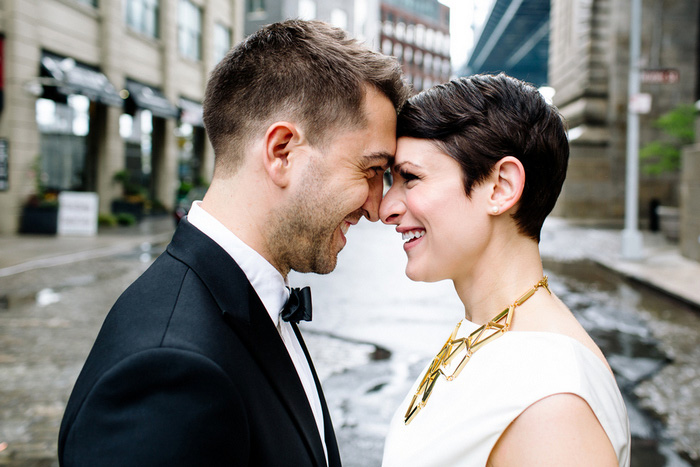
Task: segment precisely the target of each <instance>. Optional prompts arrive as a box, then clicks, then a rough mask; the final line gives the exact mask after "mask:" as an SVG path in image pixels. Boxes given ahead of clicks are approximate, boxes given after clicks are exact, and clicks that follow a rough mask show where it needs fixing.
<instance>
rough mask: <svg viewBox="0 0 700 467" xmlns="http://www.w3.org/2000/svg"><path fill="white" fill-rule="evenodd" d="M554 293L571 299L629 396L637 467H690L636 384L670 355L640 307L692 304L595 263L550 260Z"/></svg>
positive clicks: (659, 308) (657, 310) (661, 308)
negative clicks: (643, 402)
mask: <svg viewBox="0 0 700 467" xmlns="http://www.w3.org/2000/svg"><path fill="white" fill-rule="evenodd" d="M545 270H546V271H547V273H548V274H549V276H550V284H553V291H554V292H555V293H556V294H557V295H558V296H559V298H561V300H562V301H563V302H564V303H566V304H567V305H568V306H569V307H570V308H571V310H572V311H573V313H574V314H575V315H576V317H577V319H578V320H579V321H580V322H581V324H582V325H583V326H584V327H585V328H586V330H587V331H588V333H589V334H590V335H591V337H592V338H593V339H594V340H595V341H596V343H597V344H598V346H599V347H600V348H601V350H602V351H603V353H604V354H605V356H606V357H607V359H608V362H609V363H610V366H611V367H612V368H613V371H614V372H615V377H616V379H617V383H618V386H619V387H620V391H621V392H622V395H623V397H624V399H625V403H626V405H627V410H628V414H629V418H630V427H631V430H632V464H631V465H632V467H652V466H653V467H664V466H666V467H671V466H672V467H685V466H690V464H688V463H687V462H686V461H685V460H683V459H682V458H681V457H680V456H678V455H677V454H676V453H675V452H674V451H673V449H672V448H671V444H672V443H671V440H669V439H667V438H666V435H665V431H664V426H663V424H662V422H661V421H660V420H658V419H656V418H655V417H654V416H653V414H650V413H649V412H647V411H645V410H644V409H642V408H640V407H639V401H638V398H637V397H636V396H635V394H634V388H635V387H636V386H637V385H638V384H640V383H641V382H642V381H644V380H646V379H648V378H650V377H651V376H653V375H654V374H656V373H657V372H658V371H660V370H661V369H662V368H663V367H664V366H665V365H667V364H668V363H670V361H671V360H670V359H669V358H668V357H667V356H666V355H665V354H664V353H663V352H662V351H661V350H660V348H659V343H658V342H657V341H656V340H655V339H654V338H653V336H652V335H651V332H650V330H649V327H648V324H647V323H645V322H644V321H643V320H642V318H641V317H640V314H639V313H638V312H637V310H640V309H646V310H649V311H653V312H655V314H657V313H662V312H664V311H666V310H673V309H676V308H684V309H686V308H687V306H686V305H684V304H681V303H678V302H676V301H674V300H672V299H669V298H667V297H665V296H661V294H659V293H658V292H655V291H652V290H650V289H648V288H646V287H644V286H641V285H638V284H632V283H630V282H629V281H627V280H625V279H623V278H621V277H620V276H619V275H617V274H616V273H614V272H611V271H608V270H605V269H603V268H602V267H600V266H597V265H595V264H592V263H587V262H582V263H554V262H551V263H548V262H545Z"/></svg>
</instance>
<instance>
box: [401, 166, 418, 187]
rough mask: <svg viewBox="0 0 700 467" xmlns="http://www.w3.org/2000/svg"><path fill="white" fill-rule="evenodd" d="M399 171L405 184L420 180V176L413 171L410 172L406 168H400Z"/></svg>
mask: <svg viewBox="0 0 700 467" xmlns="http://www.w3.org/2000/svg"><path fill="white" fill-rule="evenodd" d="M398 173H399V177H401V179H402V180H403V183H404V184H408V183H410V182H412V181H415V180H420V177H419V176H418V175H416V174H414V173H413V172H409V171H407V170H405V169H400V170H399V172H398Z"/></svg>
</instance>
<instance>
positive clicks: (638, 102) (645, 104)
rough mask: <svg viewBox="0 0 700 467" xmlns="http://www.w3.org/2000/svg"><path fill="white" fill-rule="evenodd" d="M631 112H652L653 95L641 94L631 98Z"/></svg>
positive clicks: (633, 95)
mask: <svg viewBox="0 0 700 467" xmlns="http://www.w3.org/2000/svg"><path fill="white" fill-rule="evenodd" d="M629 111H630V112H632V113H636V114H648V113H649V112H651V94H649V93H646V92H640V93H637V94H632V95H631V96H630V102H629Z"/></svg>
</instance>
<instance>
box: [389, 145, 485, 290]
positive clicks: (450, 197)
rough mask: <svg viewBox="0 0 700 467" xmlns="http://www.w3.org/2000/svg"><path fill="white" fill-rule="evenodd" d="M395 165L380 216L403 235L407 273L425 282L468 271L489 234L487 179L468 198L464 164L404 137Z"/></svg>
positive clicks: (397, 151) (432, 146)
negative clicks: (391, 183) (462, 165)
mask: <svg viewBox="0 0 700 467" xmlns="http://www.w3.org/2000/svg"><path fill="white" fill-rule="evenodd" d="M391 170H392V175H393V178H394V183H393V185H392V187H391V189H389V191H388V192H387V194H386V196H385V197H384V199H383V200H382V203H381V206H380V208H379V216H380V218H381V220H382V222H384V223H385V224H393V225H396V231H397V232H399V233H400V234H402V236H403V239H404V241H405V243H404V250H405V251H406V255H407V256H408V264H407V266H406V275H407V276H408V277H409V278H410V279H412V280H415V281H425V282H434V281H439V280H443V279H452V280H455V279H459V278H461V277H464V276H465V275H468V274H469V273H470V271H471V270H472V269H473V266H474V265H475V264H476V263H477V262H478V260H479V257H480V255H481V254H483V251H484V250H485V248H486V244H487V242H488V237H489V235H490V226H491V223H490V222H489V215H488V209H489V204H488V190H487V184H481V185H477V186H474V187H473V189H472V193H471V196H470V197H467V195H466V194H465V192H464V184H463V177H462V170H461V168H460V167H459V164H458V163H457V162H456V161H455V160H454V159H452V158H451V157H450V156H448V155H446V154H445V153H444V152H442V151H440V150H439V149H438V148H437V146H435V145H434V144H433V143H431V142H430V141H429V140H423V139H416V138H408V137H402V138H399V140H398V144H397V150H396V161H395V163H394V166H393V167H392V169H391Z"/></svg>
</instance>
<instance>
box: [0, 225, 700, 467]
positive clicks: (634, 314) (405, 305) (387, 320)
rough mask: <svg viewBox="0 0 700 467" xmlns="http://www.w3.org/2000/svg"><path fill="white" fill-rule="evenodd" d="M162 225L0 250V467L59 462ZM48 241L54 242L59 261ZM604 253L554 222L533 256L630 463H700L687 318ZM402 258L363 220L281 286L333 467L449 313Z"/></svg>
mask: <svg viewBox="0 0 700 467" xmlns="http://www.w3.org/2000/svg"><path fill="white" fill-rule="evenodd" d="M168 222H169V221H163V222H161V223H160V224H157V225H153V224H148V225H144V226H142V227H141V228H140V229H131V230H116V231H109V232H106V233H101V234H100V236H99V237H98V238H97V239H89V240H82V243H83V244H82V247H81V245H80V241H79V240H76V239H69V238H55V237H48V238H30V239H29V240H30V241H31V242H34V244H35V246H36V247H37V248H39V247H40V246H43V249H40V250H39V251H37V252H36V253H35V255H34V256H35V257H34V258H32V259H31V261H33V262H32V263H30V262H29V261H18V259H17V258H20V257H21V253H20V251H21V250H22V249H21V248H19V247H17V248H10V243H9V242H5V243H3V239H2V238H0V251H1V254H0V375H2V377H0V466H39V465H42V466H43V465H45V466H52V465H56V463H55V443H56V436H57V432H58V426H59V424H60V418H61V416H62V412H63V408H64V405H65V402H66V400H67V398H68V395H69V393H70V390H71V388H72V385H73V383H74V381H75V378H76V377H77V374H78V372H79V371H80V368H81V367H82V363H83V361H84V359H85V356H86V355H87V352H88V351H89V349H90V346H91V345H92V341H93V340H94V337H95V335H96V334H97V330H98V329H99V326H100V324H101V322H102V320H103V319H104V315H105V314H106V312H107V311H108V310H109V308H110V307H111V305H112V303H113V302H114V300H115V299H116V297H117V296H118V295H119V294H120V293H121V291H122V290H123V289H124V288H126V286H128V285H129V284H130V283H131V282H132V281H133V280H134V279H135V278H136V277H138V275H139V274H141V272H142V271H144V270H145V268H147V267H148V265H149V264H150V262H151V260H152V259H153V257H154V256H155V255H157V254H158V253H159V252H160V251H162V249H163V247H164V244H163V243H162V242H163V241H164V240H165V239H167V238H169V235H170V233H171V232H169V230H171V227H172V226H171V225H170V224H169V223H168ZM647 240H648V241H649V242H656V246H659V245H660V246H662V247H663V246H664V245H663V244H662V240H660V239H658V238H656V237H653V238H651V239H646V238H645V241H647ZM52 241H58V242H63V246H64V250H62V251H63V252H62V253H61V254H57V252H56V249H54V250H53V251H52V250H51V248H49V247H48V246H47V245H48V244H50V242H52ZM90 242H92V243H90ZM88 244H89V245H88ZM652 244H653V243H652ZM616 248H617V245H616V244H615V236H614V235H612V233H611V232H609V231H602V230H594V229H587V228H583V227H576V226H572V225H569V224H563V223H560V222H559V221H557V220H555V221H554V222H552V223H550V222H548V225H547V226H546V229H545V232H544V235H543V243H542V248H541V249H542V253H543V256H544V257H545V259H546V261H545V267H546V270H547V272H548V274H549V275H550V284H552V288H553V291H554V292H555V293H557V294H558V295H559V296H560V297H561V298H562V300H563V301H564V302H565V303H567V304H568V305H569V306H570V307H571V308H572V310H573V311H574V312H575V313H576V314H577V317H578V318H579V319H580V320H581V322H582V323H583V324H584V326H585V327H586V328H587V329H588V330H589V332H590V333H591V335H592V336H593V337H594V338H595V339H596V341H597V342H598V343H599V345H601V347H602V348H603V349H604V351H605V353H606V355H607V356H608V358H609V361H610V363H611V366H612V367H613V368H614V370H615V372H616V375H617V378H618V384H619V385H620V387H621V388H622V391H623V393H624V395H625V399H626V401H627V404H628V410H629V412H630V419H631V423H632V429H633V436H634V443H633V445H634V452H633V462H632V465H633V466H638V467H642V466H669V467H671V466H673V467H681V466H688V465H700V462H699V461H698V458H700V454H699V453H698V447H699V446H700V426H699V423H700V374H699V373H700V355H699V354H700V345H698V344H700V342H699V341H700V313H699V312H698V308H695V307H691V306H688V305H686V304H685V303H683V302H681V301H676V300H673V299H669V298H668V296H666V295H665V294H660V293H658V292H657V291H654V290H652V289H649V288H648V287H644V286H641V285H639V284H638V283H637V282H636V281H635V280H628V279H625V278H624V277H623V276H622V275H621V274H619V273H614V272H611V271H610V270H609V269H607V268H604V267H601V266H599V265H597V264H594V263H593V262H590V261H585V260H586V259H593V260H595V261H596V263H603V261H602V260H600V258H598V259H596V258H595V256H596V255H598V256H599V257H601V258H607V260H608V261H614V260H615V258H616V255H617V250H616ZM591 251H593V252H594V253H591ZM12 252H15V253H14V255H15V256H14V259H12V258H10V257H9V256H8V254H9V253H12ZM25 255H26V252H25ZM71 255H73V256H71ZM75 255H78V256H75ZM80 255H83V256H80ZM25 257H26V256H25ZM405 262H406V260H405V255H404V253H403V250H402V248H401V240H400V237H399V236H398V235H397V234H396V233H395V232H394V231H393V229H391V228H388V227H385V226H381V225H377V224H370V223H368V222H365V221H363V222H361V223H360V224H359V225H358V226H356V227H353V228H352V229H351V231H350V233H349V234H348V245H347V247H346V248H345V250H343V252H342V253H341V254H340V257H339V266H338V268H337V269H336V271H335V272H334V273H332V274H330V275H327V276H318V275H302V274H295V273H293V274H292V275H290V281H291V283H292V285H294V286H300V285H311V286H312V290H313V298H314V320H313V322H311V323H304V325H303V332H304V335H305V338H306V342H307V344H308V346H309V349H310V351H311V353H312V354H313V355H314V361H315V363H316V368H317V370H318V372H319V376H320V377H321V379H322V380H323V383H324V391H325V394H326V399H327V400H328V402H329V405H330V409H331V415H332V417H333V420H334V425H335V427H336V432H337V435H338V439H339V443H340V447H341V454H342V456H343V461H344V465H346V466H350V467H353V466H358V467H359V466H363V467H366V466H370V467H371V466H378V465H380V462H381V455H382V449H383V443H384V437H385V436H386V431H387V429H388V424H389V420H390V418H391V417H392V415H393V413H394V412H395V411H396V410H397V408H399V407H398V406H399V404H400V403H401V401H402V400H403V398H404V396H405V394H406V392H407V391H408V389H409V386H410V385H411V384H412V382H413V381H414V379H415V378H416V377H417V376H418V372H419V371H420V369H421V368H422V367H423V366H424V365H425V363H426V362H427V361H428V360H429V359H430V358H432V356H433V355H434V352H435V351H436V350H437V349H439V348H440V346H441V345H442V343H443V342H444V339H445V335H446V333H449V331H450V330H451V329H452V327H453V326H454V323H456V322H457V321H458V320H459V319H460V318H461V315H462V307H461V304H460V302H459V301H458V299H457V296H456V294H455V292H454V290H453V288H452V285H451V284H450V283H448V282H440V283H435V284H423V283H414V282H411V281H410V280H408V279H407V278H406V277H405V276H404V274H403V269H404V267H405ZM695 264H697V263H695ZM608 266H609V264H608ZM698 268H700V265H698ZM696 277H697V276H696ZM637 280H639V279H637ZM681 298H682V297H681ZM401 409H403V408H401Z"/></svg>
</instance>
